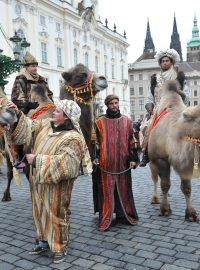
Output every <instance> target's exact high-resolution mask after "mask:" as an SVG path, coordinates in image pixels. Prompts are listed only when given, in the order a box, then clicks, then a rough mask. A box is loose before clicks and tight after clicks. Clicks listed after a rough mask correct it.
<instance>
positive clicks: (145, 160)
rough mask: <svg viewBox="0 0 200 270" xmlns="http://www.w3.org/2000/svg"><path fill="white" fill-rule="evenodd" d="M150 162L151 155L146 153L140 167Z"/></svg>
mask: <svg viewBox="0 0 200 270" xmlns="http://www.w3.org/2000/svg"><path fill="white" fill-rule="evenodd" d="M147 163H149V157H148V154H144V155H143V157H142V160H141V161H140V165H139V166H140V167H145V166H146V165H147Z"/></svg>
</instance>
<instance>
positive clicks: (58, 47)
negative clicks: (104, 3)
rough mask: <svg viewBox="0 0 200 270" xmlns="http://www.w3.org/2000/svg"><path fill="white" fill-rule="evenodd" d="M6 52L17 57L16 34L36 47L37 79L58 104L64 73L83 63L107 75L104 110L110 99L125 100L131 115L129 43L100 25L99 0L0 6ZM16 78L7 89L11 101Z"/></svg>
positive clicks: (9, 0) (18, 0) (32, 0)
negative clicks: (44, 83) (43, 81)
mask: <svg viewBox="0 0 200 270" xmlns="http://www.w3.org/2000/svg"><path fill="white" fill-rule="evenodd" d="M0 10H1V16H0V24H1V32H0V38H1V46H0V47H1V49H3V50H4V51H3V54H5V55H8V56H10V57H13V53H12V48H11V47H10V46H9V44H10V43H9V42H8V40H9V37H12V36H13V35H14V31H17V33H18V35H20V36H21V37H24V36H25V37H26V40H27V41H28V42H30V43H31V47H30V49H29V50H30V53H31V54H33V55H34V56H35V57H36V58H37V60H38V62H39V67H38V73H39V74H40V75H42V76H44V77H45V78H46V79H47V81H48V84H49V87H50V89H51V90H52V91H53V93H54V99H55V100H56V99H58V98H59V88H60V84H61V82H62V77H61V73H62V72H63V71H66V70H67V69H69V68H70V67H72V66H74V65H75V64H78V63H83V64H85V65H86V66H88V67H89V69H90V70H93V71H95V72H96V73H99V74H102V75H105V76H106V78H107V80H108V85H109V86H108V88H107V89H106V90H105V91H103V92H102V93H100V94H99V96H98V97H97V100H96V101H97V102H98V103H99V104H100V106H102V108H103V109H105V108H104V107H103V106H104V104H103V100H104V98H105V96H106V95H108V94H111V93H115V94H117V95H118V96H119V98H120V110H121V112H122V113H124V114H127V115H129V114H130V98H129V87H128V85H127V82H128V64H127V47H128V46H129V45H128V43H127V41H126V37H125V36H124V35H120V34H119V33H117V31H116V29H113V30H112V29H109V28H108V26H107V24H106V25H104V24H103V23H102V22H101V21H100V19H99V18H100V15H99V11H98V0H83V1H78V0H66V1H64V0H0ZM15 76H16V74H13V75H12V76H10V78H9V83H8V84H7V85H6V87H5V91H6V93H7V94H8V96H9V95H10V93H11V89H12V85H13V82H14V78H15Z"/></svg>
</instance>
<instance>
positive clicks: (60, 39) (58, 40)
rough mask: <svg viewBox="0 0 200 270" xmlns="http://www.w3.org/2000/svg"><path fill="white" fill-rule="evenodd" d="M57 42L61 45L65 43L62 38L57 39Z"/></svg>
mask: <svg viewBox="0 0 200 270" xmlns="http://www.w3.org/2000/svg"><path fill="white" fill-rule="evenodd" d="M55 41H56V42H57V43H60V44H62V43H63V39H62V38H61V37H57V38H55Z"/></svg>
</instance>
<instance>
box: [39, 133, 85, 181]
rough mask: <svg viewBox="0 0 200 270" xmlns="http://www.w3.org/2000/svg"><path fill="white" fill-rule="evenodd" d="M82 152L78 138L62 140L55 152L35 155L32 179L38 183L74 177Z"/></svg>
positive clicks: (76, 173) (77, 170) (77, 172)
mask: <svg viewBox="0 0 200 270" xmlns="http://www.w3.org/2000/svg"><path fill="white" fill-rule="evenodd" d="M82 154H83V145H82V141H81V139H80V138H74V139H71V140H70V141H66V140H65V141H63V143H61V145H59V146H58V151H57V154H55V155H42V154H38V155H37V156H36V162H35V168H34V175H35V176H36V177H34V180H35V181H37V182H38V183H46V184H52V183H54V184H56V183H58V182H60V181H61V180H68V179H74V178H76V177H77V176H78V175H79V172H80V164H81V159H82Z"/></svg>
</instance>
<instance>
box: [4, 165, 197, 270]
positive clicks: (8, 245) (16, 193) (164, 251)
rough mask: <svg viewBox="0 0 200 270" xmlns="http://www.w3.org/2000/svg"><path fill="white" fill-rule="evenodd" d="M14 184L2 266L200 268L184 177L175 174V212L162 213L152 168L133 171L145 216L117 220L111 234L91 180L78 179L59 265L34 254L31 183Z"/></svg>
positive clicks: (132, 269) (135, 269)
mask: <svg viewBox="0 0 200 270" xmlns="http://www.w3.org/2000/svg"><path fill="white" fill-rule="evenodd" d="M5 173H6V169H5V168H4V167H3V175H0V179H1V180H0V194H1V195H0V196H1V197H2V195H3V191H4V189H5V186H6V178H5ZM21 176H22V178H23V181H22V185H21V186H20V187H18V186H15V184H14V182H13V183H12V186H11V194H12V201H11V202H0V270H11V269H15V270H22V269H25V270H29V269H34V270H40V269H41V270H47V269H60V270H64V269H70V270H79V269H93V270H112V269H116V270H121V269H127V270H150V269H151V270H155V269H161V270H188V269H195V270H196V269H200V225H199V224H198V223H192V222H186V221H184V215H185V200H184V197H183V194H182V192H181V191H180V188H179V186H180V181H179V179H178V178H177V176H175V174H172V187H171V190H170V197H169V200H170V203H171V208H172V211H173V212H172V215H171V216H170V217H169V218H168V217H160V216H159V215H158V210H159V206H158V205H151V204H150V197H151V192H152V187H153V186H152V181H151V179H150V171H149V168H148V167H147V168H137V169H136V170H135V171H134V172H133V192H134V197H135V203H136V208H137V210H138V214H139V218H140V220H139V223H138V225H137V226H130V225H122V224H117V225H115V226H112V227H111V229H110V230H109V231H107V232H99V231H98V230H97V221H98V216H97V215H96V216H94V214H93V201H92V184H91V178H90V177H86V176H81V177H79V178H78V180H77V181H76V182H75V187H74V190H73V195H72V203H71V208H70V209H71V211H72V214H71V231H70V244H69V250H68V255H67V259H66V261H65V262H62V263H61V264H59V265H55V264H53V263H52V255H51V254H46V255H43V256H41V255H40V256H38V255H29V254H28V251H29V250H30V249H32V247H33V243H34V237H35V231H34V227H33V222H32V215H31V202H30V193H29V187H28V182H27V180H26V179H25V177H24V176H23V174H21ZM192 186H193V206H194V207H195V208H196V209H197V211H200V196H199V194H200V192H199V191H200V181H199V180H193V183H192Z"/></svg>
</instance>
